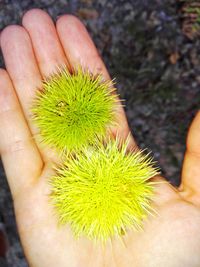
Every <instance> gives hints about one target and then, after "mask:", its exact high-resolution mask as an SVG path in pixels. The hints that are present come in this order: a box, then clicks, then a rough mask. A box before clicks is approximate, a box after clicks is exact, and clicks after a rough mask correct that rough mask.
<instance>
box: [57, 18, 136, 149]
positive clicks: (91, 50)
mask: <svg viewBox="0 0 200 267" xmlns="http://www.w3.org/2000/svg"><path fill="white" fill-rule="evenodd" d="M56 26H57V32H58V35H59V38H60V41H61V44H62V46H63V48H64V51H65V54H66V56H67V59H68V61H69V64H70V66H72V67H76V66H77V65H81V66H83V67H86V68H88V69H89V70H90V71H91V72H92V73H94V74H96V73H101V74H102V75H103V76H104V78H105V79H110V76H109V74H108V72H107V69H106V67H105V65H104V63H103V61H102V59H101V58H100V56H99V53H98V51H97V49H96V47H95V45H94V43H93V42H92V40H91V38H90V36H89V34H88V32H87V30H86V28H85V27H84V25H83V24H82V23H81V22H80V21H79V20H78V19H77V18H76V17H74V16H72V15H64V16H62V17H61V18H59V19H58V21H57V24H56ZM117 122H118V125H119V126H118V127H115V128H114V129H112V133H113V134H114V135H117V134H118V135H119V136H120V137H121V138H126V137H127V135H128V134H129V132H130V131H129V127H128V124H127V120H126V117H125V113H124V111H123V108H122V106H121V105H120V106H119V108H118V110H117ZM131 141H132V144H133V145H135V143H134V141H133V140H131Z"/></svg>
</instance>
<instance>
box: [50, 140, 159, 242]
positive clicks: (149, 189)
mask: <svg viewBox="0 0 200 267" xmlns="http://www.w3.org/2000/svg"><path fill="white" fill-rule="evenodd" d="M127 146H128V141H127V142H125V143H124V144H123V145H119V141H118V140H115V141H114V140H109V141H108V142H107V143H106V144H103V143H102V144H100V143H98V145H97V146H93V147H85V148H84V149H83V150H82V151H81V152H79V153H77V154H76V155H75V156H71V157H68V159H67V160H66V162H65V163H64V164H63V166H62V167H61V168H58V169H57V171H56V175H55V176H54V177H52V178H51V180H50V184H51V187H52V194H51V201H52V203H53V205H54V207H55V211H56V214H57V217H58V220H59V223H60V224H61V225H65V224H70V225H71V228H72V230H73V232H74V235H75V236H76V237H80V236H86V237H87V238H89V239H91V240H100V241H102V242H105V241H106V240H108V239H109V238H111V237H113V236H118V237H120V236H121V234H122V232H123V233H126V231H127V229H129V228H132V229H134V230H139V229H140V228H142V225H143V219H145V218H146V217H147V216H148V215H149V214H150V213H152V210H153V209H152V207H151V198H152V196H153V193H154V190H153V185H154V183H153V182H151V181H149V179H150V178H151V177H153V176H155V175H157V174H158V169H156V168H154V167H153V165H154V164H153V162H152V159H151V157H149V155H144V154H143V152H142V151H133V152H127Z"/></svg>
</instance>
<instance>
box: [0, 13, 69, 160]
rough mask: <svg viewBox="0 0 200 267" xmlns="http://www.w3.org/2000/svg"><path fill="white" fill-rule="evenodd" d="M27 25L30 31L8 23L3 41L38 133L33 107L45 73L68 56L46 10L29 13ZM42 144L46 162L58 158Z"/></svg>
mask: <svg viewBox="0 0 200 267" xmlns="http://www.w3.org/2000/svg"><path fill="white" fill-rule="evenodd" d="M37 22H38V23H37ZM23 24H24V26H25V27H27V30H28V32H27V30H26V29H24V28H23V27H20V26H17V25H14V26H8V27H7V28H5V29H4V30H3V32H2V33H1V36H0V44H1V49H2V52H3V56H4V60H5V63H6V68H7V70H8V72H9V74H10V77H11V79H12V81H13V84H14V87H15V89H16V92H17V94H18V97H19V99H20V102H21V105H22V107H23V110H24V114H25V116H26V119H27V121H28V123H29V126H30V128H31V130H32V133H33V135H35V134H37V132H38V130H37V129H36V127H35V126H34V125H33V123H32V119H31V116H30V115H31V114H30V109H31V105H32V101H33V97H34V96H35V91H36V90H37V89H38V88H39V87H41V80H42V76H41V73H42V75H43V76H45V75H49V74H50V72H52V71H54V70H55V68H56V67H57V66H58V65H60V64H65V62H66V58H65V56H64V53H63V51H62V48H61V46H60V44H59V41H58V38H57V35H56V30H55V27H54V25H53V22H52V20H51V19H50V18H49V16H48V15H47V14H46V13H45V12H43V11H41V10H32V11H29V12H27V13H26V14H25V15H24V18H23ZM42 38H43V39H44V40H43V39H42ZM33 47H34V50H33ZM35 55H36V57H37V58H35ZM38 63H39V65H38ZM38 147H39V148H40V151H41V153H42V155H43V158H44V160H45V161H49V160H53V161H55V160H56V156H55V155H54V153H53V151H50V150H49V149H47V148H44V146H42V145H41V143H40V142H38Z"/></svg>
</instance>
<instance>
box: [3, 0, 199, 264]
mask: <svg viewBox="0 0 200 267" xmlns="http://www.w3.org/2000/svg"><path fill="white" fill-rule="evenodd" d="M150 2H151V4H150ZM34 7H37V8H42V9H43V10H46V11H47V12H48V13H49V14H50V15H51V16H52V17H53V18H54V19H56V18H57V17H58V16H59V15H61V14H64V13H72V14H75V15H76V16H78V17H79V18H80V19H81V20H82V21H83V22H84V23H85V25H86V26H87V28H88V30H89V32H90V34H91V36H92V38H93V39H94V42H95V44H96V46H97V47H98V50H99V52H100V54H101V55H102V57H103V60H104V61H105V63H106V65H107V68H108V70H109V71H110V73H111V76H112V77H113V78H114V77H115V78H116V82H117V89H118V92H119V93H120V96H121V98H122V99H124V100H125V110H126V114H127V117H128V121H129V125H130V128H131V130H132V132H133V134H134V136H135V138H136V140H137V142H138V144H139V146H140V147H141V148H146V147H147V148H148V150H149V151H152V155H153V156H154V157H155V159H156V160H157V161H158V165H159V166H160V167H161V170H162V174H163V175H164V176H165V177H166V178H167V179H168V180H169V181H170V182H171V183H172V184H174V185H178V184H179V182H180V176H181V165H182V161H183V156H184V151H185V140H186V134H187V130H188V127H189V125H190V123H191V120H192V118H193V117H194V115H195V113H196V111H197V110H198V109H199V103H200V90H199V87H200V67H199V66H200V39H199V37H197V38H192V39H191V38H189V37H188V36H186V35H184V33H183V30H182V26H183V24H182V17H181V15H180V12H179V11H180V4H179V3H178V2H177V1H176V0H151V1H147V0H96V1H92V0H37V1H36V0H20V1H19V0H18V1H17V0H0V29H3V28H4V27H5V26H7V25H9V24H16V23H19V24H20V23H21V17H22V15H23V14H24V13H25V11H27V10H29V9H31V8H34ZM0 65H1V67H3V66H4V63H3V60H2V57H1V60H0ZM0 212H1V214H2V217H3V221H4V223H5V227H6V232H7V235H8V239H9V244H10V246H9V251H8V255H7V262H8V264H9V266H11V267H25V266H28V265H27V263H26V260H25V259H24V255H23V251H22V249H21V246H20V241H19V237H18V234H17V229H16V223H15V217H14V213H13V204H12V199H11V195H10V191H9V189H8V185H7V182H6V178H5V174H4V171H3V168H1V176H0ZM2 267H3V266H2Z"/></svg>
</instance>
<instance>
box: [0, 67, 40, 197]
mask: <svg viewBox="0 0 200 267" xmlns="http://www.w3.org/2000/svg"><path fill="white" fill-rule="evenodd" d="M0 153H1V157H2V161H3V165H4V168H5V171H6V175H7V177H8V182H9V185H10V188H11V192H12V195H13V196H15V195H17V194H19V193H20V192H21V191H22V190H25V188H27V187H28V186H30V185H32V184H33V183H34V182H35V181H36V179H37V177H38V176H39V174H40V173H41V170H42V167H43V163H42V160H41V157H40V154H39V152H38V150H37V147H36V145H35V143H34V141H33V140H32V136H31V133H30V131H29V128H28V126H27V124H26V121H25V118H24V116H23V113H22V111H21V108H20V105H19V102H18V100H17V97H16V95H15V92H14V88H13V86H12V83H11V80H10V78H9V76H8V74H7V72H6V71H5V70H2V69H0Z"/></svg>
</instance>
